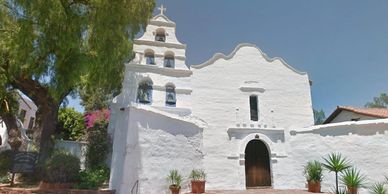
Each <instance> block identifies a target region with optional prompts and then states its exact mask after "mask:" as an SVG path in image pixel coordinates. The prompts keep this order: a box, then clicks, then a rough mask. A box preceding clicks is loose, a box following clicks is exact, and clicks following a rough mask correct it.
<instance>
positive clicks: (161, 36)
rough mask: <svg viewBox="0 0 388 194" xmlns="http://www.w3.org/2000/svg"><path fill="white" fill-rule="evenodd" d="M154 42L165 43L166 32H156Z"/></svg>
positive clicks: (160, 29)
mask: <svg viewBox="0 0 388 194" xmlns="http://www.w3.org/2000/svg"><path fill="white" fill-rule="evenodd" d="M155 41H159V42H166V31H165V30H164V29H163V28H158V29H157V30H156V35H155Z"/></svg>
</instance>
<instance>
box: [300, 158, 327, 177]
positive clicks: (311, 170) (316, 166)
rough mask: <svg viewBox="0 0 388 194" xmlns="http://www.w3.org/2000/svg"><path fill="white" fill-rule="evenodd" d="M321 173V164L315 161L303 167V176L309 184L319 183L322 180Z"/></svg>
mask: <svg viewBox="0 0 388 194" xmlns="http://www.w3.org/2000/svg"><path fill="white" fill-rule="evenodd" d="M322 171H323V169H322V164H321V163H320V162H318V161H316V160H314V161H309V162H307V165H306V166H305V167H304V174H305V176H306V179H307V181H309V182H310V181H311V182H321V181H322V178H323V173H322Z"/></svg>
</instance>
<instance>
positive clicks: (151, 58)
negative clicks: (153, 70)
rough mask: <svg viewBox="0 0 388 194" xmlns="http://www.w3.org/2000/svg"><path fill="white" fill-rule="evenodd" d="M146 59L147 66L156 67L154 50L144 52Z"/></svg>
mask: <svg viewBox="0 0 388 194" xmlns="http://www.w3.org/2000/svg"><path fill="white" fill-rule="evenodd" d="M144 55H145V58H146V64H148V65H155V54H154V51H153V50H150V49H148V50H146V51H145V52H144Z"/></svg>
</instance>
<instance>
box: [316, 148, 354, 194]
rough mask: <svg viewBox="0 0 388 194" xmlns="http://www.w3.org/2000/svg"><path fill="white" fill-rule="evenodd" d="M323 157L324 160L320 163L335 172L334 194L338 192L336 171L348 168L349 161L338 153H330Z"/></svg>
mask: <svg viewBox="0 0 388 194" xmlns="http://www.w3.org/2000/svg"><path fill="white" fill-rule="evenodd" d="M323 159H324V160H325V162H324V163H323V164H322V165H323V166H324V167H325V168H326V169H327V170H329V171H330V172H335V190H336V194H339V190H338V173H339V172H342V171H343V170H346V169H348V168H350V162H349V161H348V159H347V158H346V157H342V155H341V154H340V153H337V154H336V153H331V154H329V155H328V156H327V158H323Z"/></svg>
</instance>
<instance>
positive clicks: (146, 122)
mask: <svg viewBox="0 0 388 194" xmlns="http://www.w3.org/2000/svg"><path fill="white" fill-rule="evenodd" d="M137 110H138V111H140V112H143V113H145V115H149V116H147V117H145V118H142V119H139V120H138V123H139V124H140V125H141V126H143V127H144V128H147V129H152V130H163V131H165V132H167V133H169V134H171V135H174V136H176V135H179V134H181V135H183V136H185V137H193V136H195V135H197V134H199V133H201V132H202V131H203V129H202V128H200V127H199V126H197V125H196V124H194V123H191V122H189V121H184V120H180V119H178V118H173V117H169V116H167V115H162V114H159V113H155V112H152V111H151V110H145V109H137Z"/></svg>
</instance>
